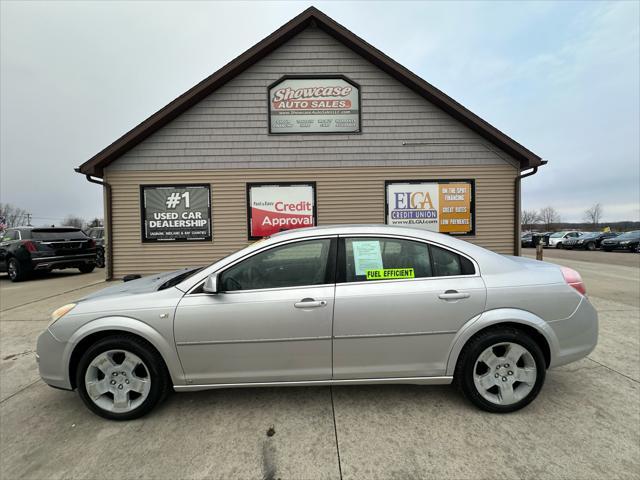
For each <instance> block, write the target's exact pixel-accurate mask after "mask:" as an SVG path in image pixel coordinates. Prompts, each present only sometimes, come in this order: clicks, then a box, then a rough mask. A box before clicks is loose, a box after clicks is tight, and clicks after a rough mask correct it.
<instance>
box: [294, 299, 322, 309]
mask: <svg viewBox="0 0 640 480" xmlns="http://www.w3.org/2000/svg"><path fill="white" fill-rule="evenodd" d="M326 304H327V301H326V300H314V299H313V298H303V299H302V300H300V301H299V302H296V303H294V304H293V306H294V307H296V308H318V307H324V306H325V305H326Z"/></svg>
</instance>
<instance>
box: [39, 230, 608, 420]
mask: <svg viewBox="0 0 640 480" xmlns="http://www.w3.org/2000/svg"><path fill="white" fill-rule="evenodd" d="M585 294H586V292H585V287H584V284H583V283H582V280H581V278H580V275H579V274H578V273H577V272H575V271H573V270H571V269H568V268H565V267H559V266H557V265H552V264H549V263H544V262H538V261H534V260H526V259H524V258H520V257H509V256H503V255H499V254H497V253H494V252H491V251H489V250H486V249H484V248H481V247H478V246H476V245H473V244H471V243H468V242H465V241H462V240H459V239H456V238H453V237H451V236H446V235H440V234H437V233H431V232H427V231H423V230H418V229H412V228H399V227H389V226H363V225H353V226H333V227H318V228H310V229H300V230H294V231H289V232H285V233H280V234H277V235H274V236H272V237H271V238H269V239H266V240H263V241H260V242H256V243H254V244H252V245H250V246H249V247H247V248H244V249H243V250H240V251H238V252H236V253H234V254H232V255H230V256H228V257H226V258H224V259H222V260H219V261H217V262H216V263H214V264H212V265H209V266H207V267H204V268H188V269H183V270H180V271H177V272H170V273H163V274H159V275H154V276H150V277H145V278H140V279H137V280H132V281H129V282H126V283H122V284H118V285H116V286H113V287H110V288H107V289H105V290H102V291H100V292H98V293H95V294H93V295H90V296H88V297H85V298H83V299H80V300H78V301H77V302H75V303H72V304H69V305H65V306H63V307H61V308H59V309H58V310H56V311H55V312H54V313H53V314H52V322H51V324H50V325H49V327H48V328H47V330H46V331H44V332H43V333H42V334H41V335H40V337H39V338H38V348H37V354H38V361H39V368H40V375H41V376H42V378H43V379H44V381H45V382H47V383H48V384H49V385H51V386H53V387H57V388H62V389H66V390H73V389H77V390H78V392H79V394H80V397H81V398H82V400H83V401H84V402H85V404H86V405H87V407H89V408H90V409H91V410H92V411H93V412H95V413H97V414H98V415H101V416H103V417H106V418H110V419H118V420H125V419H132V418H136V417H139V416H141V415H143V414H145V413H147V412H149V411H150V410H151V409H152V408H153V407H154V406H155V405H156V404H157V403H158V402H159V401H161V400H162V399H163V398H164V397H165V396H166V394H167V393H169V392H170V391H172V390H173V391H177V392H184V391H194V390H204V389H211V388H225V387H258V386H271V385H277V386H284V385H289V386H298V385H359V384H372V383H378V384H381V383H411V384H422V385H434V384H449V383H452V382H453V383H455V384H456V385H457V386H458V387H459V388H460V390H461V391H462V393H463V394H464V395H465V396H466V397H467V398H468V399H469V400H470V401H471V402H472V403H474V404H475V405H476V406H478V407H480V408H482V409H484V410H488V411H490V412H500V413H503V412H511V411H514V410H518V409H520V408H522V407H524V406H525V405H527V404H529V403H530V402H531V401H532V400H533V399H534V398H535V397H536V396H537V395H538V392H539V391H540V389H541V388H542V385H543V383H544V379H545V373H546V370H547V369H548V368H550V367H556V366H559V365H564V364H566V363H569V362H573V361H575V360H578V359H580V358H582V357H584V356H586V355H587V354H589V353H590V352H591V351H592V350H593V349H594V347H595V345H596V342H597V338H598V317H597V313H596V311H595V310H594V308H593V306H592V305H591V303H590V302H589V300H588V298H587V297H586V295H585Z"/></svg>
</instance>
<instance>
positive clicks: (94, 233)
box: [86, 227, 104, 268]
mask: <svg viewBox="0 0 640 480" xmlns="http://www.w3.org/2000/svg"><path fill="white" fill-rule="evenodd" d="M86 233H87V236H89V237H91V238H93V240H94V241H95V242H96V267H98V268H104V227H90V228H89V229H88V230H87V232H86Z"/></svg>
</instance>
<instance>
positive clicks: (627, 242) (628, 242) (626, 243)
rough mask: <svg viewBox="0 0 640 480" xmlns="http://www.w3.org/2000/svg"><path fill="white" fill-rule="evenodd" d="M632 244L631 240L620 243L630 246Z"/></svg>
mask: <svg viewBox="0 0 640 480" xmlns="http://www.w3.org/2000/svg"><path fill="white" fill-rule="evenodd" d="M630 243H631V241H629V240H625V241H623V242H620V245H628V244H630Z"/></svg>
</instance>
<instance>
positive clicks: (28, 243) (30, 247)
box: [22, 240, 38, 253]
mask: <svg viewBox="0 0 640 480" xmlns="http://www.w3.org/2000/svg"><path fill="white" fill-rule="evenodd" d="M22 245H24V248H26V249H27V251H29V252H31V253H33V252H37V251H38V247H36V244H35V243H33V242H32V241H31V240H26V241H24V242H22Z"/></svg>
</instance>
